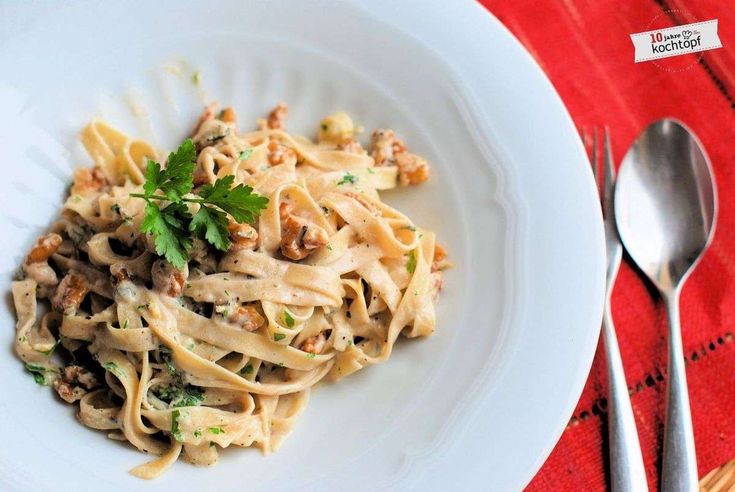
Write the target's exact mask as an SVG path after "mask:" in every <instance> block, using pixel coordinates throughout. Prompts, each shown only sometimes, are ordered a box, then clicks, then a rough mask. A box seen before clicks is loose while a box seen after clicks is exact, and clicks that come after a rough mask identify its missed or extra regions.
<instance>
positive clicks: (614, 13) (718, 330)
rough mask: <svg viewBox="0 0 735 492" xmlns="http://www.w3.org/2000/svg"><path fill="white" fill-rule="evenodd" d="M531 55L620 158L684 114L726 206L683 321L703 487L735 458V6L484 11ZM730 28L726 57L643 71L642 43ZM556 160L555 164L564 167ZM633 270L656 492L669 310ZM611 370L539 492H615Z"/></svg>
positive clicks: (598, 362)
mask: <svg viewBox="0 0 735 492" xmlns="http://www.w3.org/2000/svg"><path fill="white" fill-rule="evenodd" d="M481 3H482V4H483V5H485V6H486V7H487V8H488V9H489V10H490V11H491V12H492V13H493V14H495V16H497V17H498V18H499V19H500V20H501V21H502V22H503V23H504V24H505V25H506V26H507V27H508V28H509V29H510V30H511V31H512V32H513V33H514V34H515V36H516V37H518V39H519V40H520V41H521V42H522V43H523V44H524V45H525V46H526V48H527V49H528V51H530V52H531V54H532V55H533V56H534V57H535V59H536V61H537V62H538V63H539V64H540V65H541V67H542V68H543V69H544V71H545V72H546V74H547V75H548V76H549V78H550V79H551V81H552V83H553V84H554V86H555V87H556V89H557V91H558V92H559V94H560V95H561V97H562V99H563V100H564V102H565V103H566V105H567V108H568V109H569V112H570V113H571V115H572V118H573V119H574V121H575V122H576V123H577V124H578V125H579V126H592V125H608V126H609V127H610V129H611V135H612V139H613V152H614V155H615V157H616V159H618V162H619V159H620V158H622V156H623V154H624V153H625V151H626V150H627V149H628V147H629V146H630V145H631V143H632V142H633V140H634V139H635V137H636V136H637V135H638V134H639V133H640V132H641V131H642V130H643V129H644V128H645V127H646V126H647V125H648V123H650V122H651V121H653V120H656V119H658V118H662V117H667V116H673V117H676V118H678V119H680V120H681V121H683V122H684V123H686V124H687V125H688V126H689V127H690V128H691V129H692V130H693V131H694V132H695V133H696V134H697V135H698V136H699V138H700V139H701V141H702V143H703V145H704V146H705V148H706V150H707V152H708V153H709V156H710V158H711V160H712V163H713V166H714V171H715V175H716V178H717V188H718V194H719V199H720V208H719V217H718V221H717V231H716V234H715V238H714V242H713V243H712V245H711V247H710V248H709V250H708V251H707V253H706V255H705V257H704V258H703V260H702V262H701V263H700V264H699V266H698V268H697V269H696V271H695V272H694V274H693V275H692V276H691V277H690V279H689V280H688V282H687V284H686V287H685V289H684V291H683V295H682V302H681V315H682V326H683V339H684V348H685V354H686V355H687V377H688V380H689V394H690V398H691V406H692V414H693V419H694V433H695V440H696V446H697V457H698V465H699V474H700V477H701V476H703V475H704V474H706V473H707V472H708V471H710V470H712V469H713V468H716V467H717V466H720V465H722V464H723V463H725V462H726V461H729V460H731V459H733V458H735V411H734V410H735V405H733V403H732V401H733V397H734V396H735V343H734V339H733V334H732V332H733V331H735V329H734V328H733V320H734V318H735V275H733V273H735V272H734V270H735V228H734V227H733V221H735V191H732V190H733V189H735V72H734V70H735V56H734V55H733V53H734V51H733V50H734V49H735V8H734V7H735V5H733V4H732V2H730V1H722V0H696V1H693V0H692V1H689V2H684V1H680V0H673V1H668V2H667V1H666V0H660V1H653V0H637V1H630V2H613V1H606V2H605V1H596V0H546V1H538V0H522V1H510V0H481ZM709 19H719V35H720V39H721V41H722V44H723V46H724V48H721V49H718V50H713V51H706V52H704V53H703V54H701V56H697V55H686V56H685V57H677V58H671V59H667V60H660V61H657V62H644V63H638V64H635V63H633V52H634V50H633V44H632V43H631V41H630V37H629V35H630V34H632V33H636V32H642V31H647V30H649V29H655V28H659V27H663V26H666V25H676V24H680V23H688V22H693V21H695V20H696V21H704V20H709ZM551 164H553V163H550V165H551ZM630 265H631V263H630V260H629V259H626V260H625V262H624V264H623V266H622V268H621V271H620V275H619V277H618V281H617V284H616V287H615V290H614V292H613V316H614V319H615V323H616V326H617V331H618V338H619V342H620V349H621V352H622V356H623V361H624V365H625V371H626V375H627V380H628V386H629V387H630V389H631V391H632V393H633V396H632V402H633V410H634V412H635V415H636V423H637V425H638V432H639V435H640V439H641V445H642V447H643V456H644V459H645V463H646V469H647V472H648V482H649V486H650V487H651V488H652V489H655V488H657V486H658V473H659V471H660V455H661V447H662V433H663V415H664V405H665V398H664V397H665V389H666V338H665V337H666V313H665V311H664V306H663V304H662V301H661V299H660V298H659V297H658V295H657V294H656V293H655V291H654V289H653V288H652V287H649V286H648V285H647V284H646V283H644V282H643V281H642V280H641V276H640V275H638V274H637V273H636V272H635V271H634V270H633V269H632V267H631V266H630ZM606 394H607V382H606V377H605V363H604V359H603V357H602V356H601V353H600V351H599V350H598V353H597V355H596V356H595V361H594V364H593V367H592V371H591V373H590V377H589V379H588V381H587V384H586V386H585V388H584V392H583V393H582V396H581V398H580V400H579V403H578V405H577V408H576V409H575V411H574V415H573V417H572V419H571V421H570V424H569V426H568V427H567V428H566V430H565V432H564V434H563V435H562V438H561V440H560V441H559V443H558V444H557V446H556V448H555V449H554V451H553V452H552V454H551V456H550V457H549V459H548V460H547V461H546V463H545V464H544V466H543V467H542V469H541V470H540V471H539V473H538V474H537V475H536V477H535V478H534V479H533V481H532V482H531V484H530V485H529V486H528V490H603V489H605V487H606V486H607V485H608V484H609V477H608V471H607V462H606V460H607V437H606V434H607V432H606V418H607V415H606V412H605V408H606V400H605V396H606Z"/></svg>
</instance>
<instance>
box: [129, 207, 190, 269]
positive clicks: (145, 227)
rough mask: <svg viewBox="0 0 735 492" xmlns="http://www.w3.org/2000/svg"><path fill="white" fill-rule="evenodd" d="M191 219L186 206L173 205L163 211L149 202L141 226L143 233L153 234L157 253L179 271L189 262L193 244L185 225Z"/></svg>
mask: <svg viewBox="0 0 735 492" xmlns="http://www.w3.org/2000/svg"><path fill="white" fill-rule="evenodd" d="M190 217H191V215H189V211H188V210H187V208H186V205H184V204H181V203H171V204H170V205H168V206H167V207H166V208H164V209H163V210H161V209H160V208H158V206H157V205H155V204H154V203H152V202H148V203H146V205H145V217H144V218H143V223H142V224H141V226H140V230H141V231H143V232H145V233H148V234H153V239H154V243H155V245H156V253H158V254H159V255H161V256H165V257H166V259H167V260H168V261H169V263H171V264H172V265H173V266H175V267H176V268H178V269H179V270H181V269H183V268H184V266H186V263H187V261H189V256H188V251H189V248H191V244H192V242H191V238H190V237H189V235H188V234H187V232H186V227H185V225H184V224H185V223H186V222H188V220H189V218H190Z"/></svg>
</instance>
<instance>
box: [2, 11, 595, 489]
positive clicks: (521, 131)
mask: <svg viewBox="0 0 735 492" xmlns="http://www.w3.org/2000/svg"><path fill="white" fill-rule="evenodd" d="M450 3H451V4H452V5H449V4H450ZM396 4H398V5H396ZM429 7H430V8H429ZM5 8H6V10H8V11H10V10H11V9H8V8H7V6H5ZM28 9H34V10H33V14H32V15H28V12H30V10H29V11H24V12H23V13H22V14H23V23H22V25H23V27H22V28H19V29H17V30H16V31H14V32H13V33H12V35H6V36H2V37H0V66H2V67H4V69H3V71H2V72H0V148H2V149H3V150H2V154H0V155H2V164H0V165H1V166H2V169H3V171H4V178H3V179H2V180H1V181H0V244H2V247H3V253H4V254H3V255H2V257H0V272H2V273H1V274H0V275H1V276H0V290H2V291H3V292H8V290H9V281H10V278H11V276H12V273H13V272H14V271H15V269H16V268H17V265H18V264H19V263H20V262H21V261H22V257H23V254H24V252H25V251H26V250H27V249H28V247H29V246H30V245H31V244H32V242H33V241H34V239H35V237H36V236H37V235H38V234H39V233H40V232H41V231H42V230H43V229H44V228H45V227H47V226H48V225H49V224H50V222H51V220H52V218H53V217H54V216H55V215H56V214H57V210H58V206H59V204H60V201H61V199H62V196H63V194H64V190H65V187H66V186H67V185H68V183H69V181H70V174H71V171H72V169H73V168H74V167H75V166H78V165H88V164H89V159H88V158H87V157H86V155H85V154H84V151H83V149H82V147H81V145H80V144H79V143H78V142H77V136H78V132H79V130H80V128H81V127H82V126H83V125H84V124H85V123H86V122H87V121H88V120H89V119H90V118H92V117H103V118H105V119H106V120H108V121H109V122H111V123H112V124H113V125H115V126H118V127H119V128H121V129H123V130H125V131H127V132H129V133H131V134H134V135H136V136H140V137H143V138H148V139H150V140H152V141H153V142H154V143H155V144H156V145H157V146H159V147H161V148H163V149H170V148H171V147H172V146H175V145H176V143H177V142H179V141H180V139H181V138H183V137H184V136H185V134H186V132H187V131H188V130H189V129H190V128H191V126H192V123H193V121H194V119H195V117H196V114H197V113H198V112H199V111H200V110H201V106H202V102H203V101H205V100H207V101H209V100H213V99H216V100H219V101H221V102H223V103H227V104H232V105H233V106H234V107H235V109H236V110H237V112H238V115H239V116H240V121H241V126H244V125H246V124H248V123H249V122H250V121H253V122H254V119H255V118H256V117H259V116H262V115H263V114H264V112H265V111H267V109H268V108H269V107H270V106H272V105H273V104H274V103H275V102H276V101H278V100H286V101H288V102H289V104H290V107H291V115H292V116H291V117H290V125H289V126H290V128H291V129H292V130H293V131H296V132H302V133H304V134H307V135H311V134H313V133H315V126H316V122H317V121H318V118H319V117H320V116H322V115H324V114H327V113H329V112H332V111H335V110H345V111H347V112H349V113H350V114H352V115H353V116H354V118H355V119H356V120H357V121H358V122H360V123H361V124H363V125H364V126H365V128H367V129H372V128H374V127H378V126H383V127H391V128H395V129H396V130H397V131H398V132H399V133H400V134H401V135H403V136H404V137H405V141H406V142H407V143H408V145H409V146H410V147H411V148H412V149H414V150H415V151H416V152H417V153H420V154H422V155H425V156H427V158H428V159H429V160H430V161H431V162H432V163H433V175H432V179H431V180H430V182H429V183H427V184H426V185H425V186H422V187H418V188H412V189H404V190H397V191H393V192H390V193H387V194H386V197H387V200H388V201H389V202H390V203H392V204H394V205H396V206H398V207H399V208H400V209H401V210H403V211H405V212H406V213H408V214H409V215H410V216H411V217H413V218H415V220H416V221H417V223H419V224H422V225H424V226H427V227H430V228H432V229H435V230H437V231H438V234H439V238H440V241H441V242H442V243H443V244H446V246H447V248H448V250H449V251H450V253H451V255H452V258H453V259H454V260H455V261H456V263H457V267H456V268H455V269H453V270H451V271H450V272H449V273H448V274H447V276H446V283H445V288H444V291H443V292H442V294H441V296H440V300H439V310H438V330H437V333H436V335H435V336H433V337H431V338H429V339H425V340H417V341H407V342H405V343H401V344H400V345H399V346H398V348H397V350H396V351H395V352H394V354H393V357H392V358H391V360H390V361H389V362H388V363H386V364H383V365H381V366H376V367H371V368H369V369H367V370H365V371H363V372H361V373H359V374H357V375H355V376H353V377H351V378H348V379H347V380H344V381H343V382H342V383H339V384H334V385H324V386H321V387H319V388H318V389H317V390H316V391H315V392H314V393H313V395H312V399H311V402H310V404H309V407H308V410H307V411H306V412H305V413H304V414H303V415H302V417H301V418H300V420H299V421H298V422H297V425H296V428H295V431H294V432H293V434H292V436H291V437H290V438H289V439H288V440H287V441H286V442H285V444H284V446H283V447H282V449H281V451H279V452H278V453H277V454H274V455H272V456H269V457H267V458H264V457H262V456H261V455H260V454H259V453H258V452H257V451H254V450H241V449H232V450H228V451H227V452H225V453H223V455H222V457H221V460H220V463H219V465H218V466H216V467H214V468H211V469H201V468H196V467H193V466H190V465H187V464H185V463H177V464H176V465H175V466H174V467H173V468H172V469H171V470H170V471H169V472H168V473H166V474H165V475H164V476H162V477H161V478H160V479H158V480H157V481H156V482H154V483H153V484H152V483H148V482H142V481H140V480H138V479H135V478H133V477H131V476H130V475H128V474H127V473H126V471H127V470H128V469H129V468H131V467H133V466H135V465H136V464H139V463H141V462H142V461H144V460H145V459H147V457H146V456H145V455H142V454H140V453H138V452H137V451H135V450H134V449H132V448H131V447H129V446H126V445H122V444H119V443H116V442H113V441H110V440H108V439H106V437H105V436H104V435H103V434H102V433H98V432H94V431H92V430H89V429H87V428H85V427H83V426H81V425H80V424H78V423H77V422H76V421H75V419H74V417H73V411H72V409H71V407H69V406H67V405H64V404H62V403H59V402H58V401H57V399H55V398H54V397H53V395H52V394H51V390H49V389H48V388H41V387H38V386H36V385H35V384H33V381H32V378H30V376H28V375H27V374H25V373H24V372H23V369H22V365H21V364H20V362H19V361H18V360H17V359H16V358H15V357H14V356H13V355H12V351H11V344H12V338H13V333H12V326H13V324H14V316H13V312H12V304H11V303H10V300H9V296H7V295H6V300H7V302H6V306H5V307H4V308H3V309H2V310H1V311H0V326H3V327H4V328H3V330H2V331H1V333H0V344H2V346H4V347H5V350H4V351H3V352H2V356H1V357H0V371H1V372H2V374H3V377H4V378H3V383H4V384H3V397H2V398H1V399H0V435H2V436H3V440H4V443H5V445H4V446H2V447H0V484H2V489H3V490H99V489H100V488H101V487H105V488H108V489H111V490H131V491H132V490H152V489H153V487H164V490H212V489H215V490H221V491H229V490H245V489H247V490H379V489H384V488H400V489H404V490H447V489H448V488H449V487H451V488H453V489H455V490H477V489H480V488H482V489H485V490H515V489H520V488H521V487H523V486H524V485H525V484H526V483H527V482H528V480H530V479H531V477H532V476H533V474H534V472H535V471H536V470H537V469H538V467H539V466H540V465H541V464H542V463H543V460H544V459H545V458H546V456H547V455H548V453H549V452H550V451H551V449H552V447H553V445H554V443H555V442H556V440H557V439H558V437H559V435H560V434H561V432H562V430H563V428H564V426H565V425H566V422H567V420H568V418H569V416H570V414H571V411H572V409H573V407H574V404H575V403H576V401H577V399H578V397H579V393H580V391H581V388H582V385H583V383H584V380H585V378H586V375H587V373H588V370H589V365H590V363H591V359H592V355H593V352H594V348H595V343H596V340H597V335H598V326H599V319H600V312H601V301H602V294H603V246H602V227H601V220H600V212H599V207H598V206H597V204H596V203H597V202H596V196H595V194H594V189H593V187H592V180H591V174H590V173H589V170H588V169H587V166H586V164H585V157H584V153H583V149H582V147H581V145H580V144H579V142H578V138H577V136H576V131H575V129H574V127H573V125H572V123H571V120H570V119H569V117H568V115H567V113H566V111H565V109H564V108H563V106H562V104H561V102H560V100H559V98H558V96H557V95H556V93H555V92H554V91H553V89H552V87H551V85H550V84H549V83H548V81H547V80H546V78H545V77H544V75H543V74H542V73H541V71H540V69H539V68H538V67H537V66H536V65H535V64H534V62H533V61H532V60H531V58H530V56H529V55H528V54H527V53H526V52H525V51H524V50H523V49H522V48H521V47H520V45H519V44H518V43H517V41H516V40H515V39H514V38H512V36H511V35H510V34H509V33H508V32H507V31H506V30H505V28H504V27H503V26H502V25H501V24H500V23H499V22H498V21H497V20H496V19H494V18H493V17H492V16H490V15H489V14H487V12H485V11H484V10H483V9H482V8H481V7H480V6H479V5H477V4H475V3H473V2H470V1H465V0H462V1H457V2H435V3H430V2H429V3H427V2H420V1H418V0H416V1H402V2H392V1H390V0H378V1H375V0H370V1H369V0H353V1H349V2H338V1H316V0H315V1H310V2H298V3H297V2H295V1H285V0H283V1H276V0H273V1H258V0H250V1H245V2H239V1H236V0H220V1H216V2H206V3H204V2H193V1H183V2H182V1H172V0H170V1H169V0H167V1H157V2H142V1H141V2H116V3H115V4H113V3H112V2H105V3H100V2H64V3H63V4H62V3H57V4H48V3H43V4H42V5H39V4H32V5H29V6H28ZM12 10H13V11H15V10H17V8H15V7H14V8H13V9H12ZM2 13H3V5H0V16H2ZM14 15H20V14H17V13H15V14H14ZM194 72H199V73H200V79H201V84H200V86H195V85H194V84H193V83H192V80H191V78H192V75H193V73H194ZM72 470H73V471H72Z"/></svg>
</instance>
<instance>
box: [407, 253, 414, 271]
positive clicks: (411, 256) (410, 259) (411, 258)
mask: <svg viewBox="0 0 735 492" xmlns="http://www.w3.org/2000/svg"><path fill="white" fill-rule="evenodd" d="M406 256H408V261H407V262H406V270H408V273H411V274H413V272H415V271H416V251H415V250H411V251H409V252H408V254H407V255H406Z"/></svg>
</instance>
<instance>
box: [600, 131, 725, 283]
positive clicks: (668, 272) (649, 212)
mask: <svg viewBox="0 0 735 492" xmlns="http://www.w3.org/2000/svg"><path fill="white" fill-rule="evenodd" d="M716 209H717V206H716V194H715V186H714V179H713V175H712V171H711V168H710V163H709V159H708V157H707V155H706V154H705V152H704V150H703V148H702V146H701V144H700V143H699V140H698V139H697V137H696V136H695V135H694V134H693V133H692V132H691V131H689V129H688V128H687V127H686V126H684V125H683V124H682V123H681V122H679V121H677V120H675V119H670V118H667V119H663V120H659V121H656V122H654V123H653V124H651V125H650V126H649V127H648V128H647V129H646V130H645V131H644V132H643V133H642V134H641V136H640V137H639V138H638V139H637V140H636V141H635V143H634V144H633V146H632V147H631V148H630V150H628V152H627V153H626V155H625V158H624V159H623V163H622V165H621V168H620V173H619V175H618V182H617V186H616V190H615V217H616V221H617V226H618V231H619V233H620V237H621V239H622V240H623V243H624V244H625V248H626V249H627V250H628V253H629V254H630V256H631V257H632V258H633V260H634V261H635V262H636V264H637V265H638V266H639V267H640V269H641V270H643V272H644V273H645V274H646V275H647V276H648V278H650V279H651V281H653V283H654V284H656V286H657V287H658V288H659V289H662V288H663V289H666V288H669V287H674V286H677V285H681V284H682V283H683V280H685V279H686V276H687V275H688V273H689V272H690V271H691V270H692V267H693V266H694V265H695V264H696V262H697V260H698V259H699V257H700V256H701V254H702V252H703V251H704V250H705V248H706V247H707V246H708V245H709V243H710V241H711V240H712V236H713V232H714V224H715V213H716Z"/></svg>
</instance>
